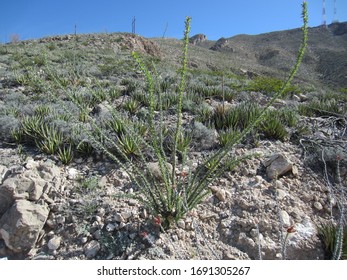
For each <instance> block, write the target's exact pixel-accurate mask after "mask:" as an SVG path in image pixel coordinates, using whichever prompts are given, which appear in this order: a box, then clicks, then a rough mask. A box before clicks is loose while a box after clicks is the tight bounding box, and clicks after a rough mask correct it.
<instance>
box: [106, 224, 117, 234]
mask: <svg viewBox="0 0 347 280" xmlns="http://www.w3.org/2000/svg"><path fill="white" fill-rule="evenodd" d="M116 228H117V226H116V225H115V224H107V225H106V231H108V232H111V231H114V230H115V229H116Z"/></svg>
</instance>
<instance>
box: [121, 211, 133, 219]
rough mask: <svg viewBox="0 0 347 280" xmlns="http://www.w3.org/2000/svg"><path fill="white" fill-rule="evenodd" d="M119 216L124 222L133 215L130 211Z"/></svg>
mask: <svg viewBox="0 0 347 280" xmlns="http://www.w3.org/2000/svg"><path fill="white" fill-rule="evenodd" d="M121 215H122V217H123V218H124V220H125V221H127V220H129V218H130V217H131V216H132V215H133V213H132V212H131V211H125V212H122V214H121Z"/></svg>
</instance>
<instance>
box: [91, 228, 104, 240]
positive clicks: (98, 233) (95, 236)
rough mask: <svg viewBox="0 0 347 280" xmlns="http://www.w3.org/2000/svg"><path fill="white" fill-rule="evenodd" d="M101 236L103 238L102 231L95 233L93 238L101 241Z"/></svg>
mask: <svg viewBox="0 0 347 280" xmlns="http://www.w3.org/2000/svg"><path fill="white" fill-rule="evenodd" d="M101 236H102V232H101V230H100V229H98V230H96V231H94V233H93V237H94V238H95V239H96V240H100V239H101Z"/></svg>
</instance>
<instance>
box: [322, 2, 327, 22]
mask: <svg viewBox="0 0 347 280" xmlns="http://www.w3.org/2000/svg"><path fill="white" fill-rule="evenodd" d="M322 25H324V26H325V25H327V16H326V13H325V0H323V13H322Z"/></svg>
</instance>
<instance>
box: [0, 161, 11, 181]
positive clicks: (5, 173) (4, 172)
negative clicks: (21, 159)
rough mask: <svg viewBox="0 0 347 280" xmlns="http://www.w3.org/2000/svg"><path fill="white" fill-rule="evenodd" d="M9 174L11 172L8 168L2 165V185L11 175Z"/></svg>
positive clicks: (0, 174)
mask: <svg viewBox="0 0 347 280" xmlns="http://www.w3.org/2000/svg"><path fill="white" fill-rule="evenodd" d="M9 173H10V171H9V170H8V168H7V167H6V166H4V165H0V184H2V182H3V181H4V180H6V177H7V176H8V175H9Z"/></svg>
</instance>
